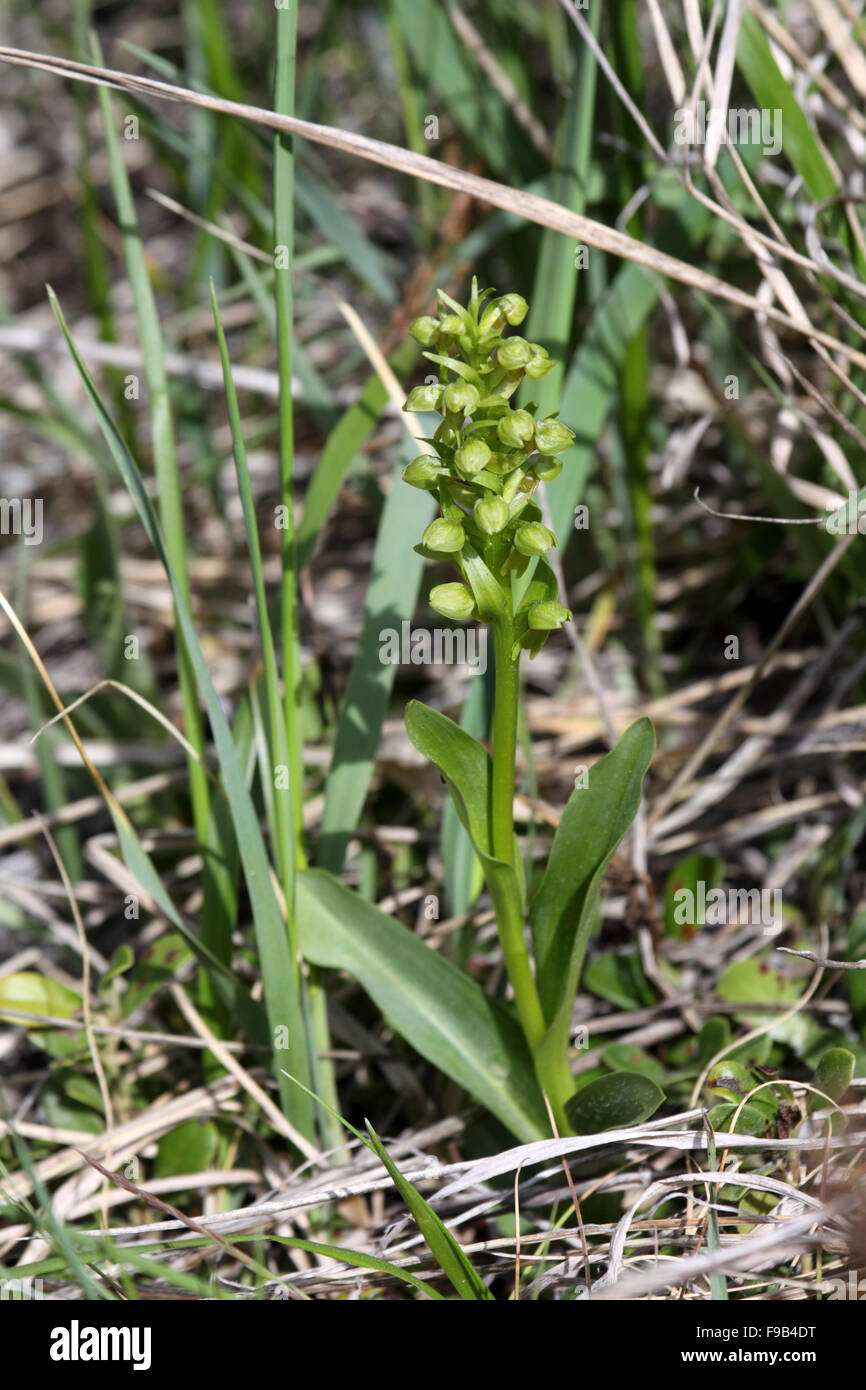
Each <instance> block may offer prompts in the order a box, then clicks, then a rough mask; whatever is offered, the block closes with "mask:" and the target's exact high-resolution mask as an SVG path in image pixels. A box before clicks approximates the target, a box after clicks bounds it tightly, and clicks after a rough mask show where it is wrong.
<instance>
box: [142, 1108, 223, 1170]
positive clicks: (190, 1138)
mask: <svg viewBox="0 0 866 1390" xmlns="http://www.w3.org/2000/svg"><path fill="white" fill-rule="evenodd" d="M218 1144H219V1131H218V1130H217V1127H216V1125H215V1124H212V1123H211V1122H210V1121H207V1122H205V1123H204V1124H202V1123H200V1122H199V1121H198V1120H187V1122H186V1124H182V1125H177V1126H176V1127H175V1128H174V1129H171V1130H169V1132H168V1134H166V1135H164V1136H163V1138H162V1139H160V1141H159V1149H158V1150H157V1155H156V1162H155V1163H154V1165H153V1173H154V1177H157V1178H173V1177H177V1175H178V1174H179V1173H203V1172H204V1171H205V1170H206V1169H207V1168H209V1167H210V1166H211V1163H212V1162H213V1159H214V1154H215V1153H216V1151H217V1145H218Z"/></svg>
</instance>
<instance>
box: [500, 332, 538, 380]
mask: <svg viewBox="0 0 866 1390" xmlns="http://www.w3.org/2000/svg"><path fill="white" fill-rule="evenodd" d="M496 360H497V362H498V363H499V365H500V367H504V368H505V369H506V371H509V372H516V371H517V370H518V369H519V368H520V367H525V366H526V364H527V362H530V361H531V360H532V348H531V347H530V346H529V343H528V342H527V341H526V339H525V338H506V340H505V342H504V343H500V344H499V347H498V348H497V349H496Z"/></svg>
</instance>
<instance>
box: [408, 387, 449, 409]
mask: <svg viewBox="0 0 866 1390" xmlns="http://www.w3.org/2000/svg"><path fill="white" fill-rule="evenodd" d="M441 395H442V387H441V386H435V385H433V383H432V382H431V383H430V384H428V385H427V386H415V387H413V389H412V390H411V391H410V392H409V395H408V397H407V399H406V404H405V405H404V407H403V409H404V410H438V409H439V399H440V397H441Z"/></svg>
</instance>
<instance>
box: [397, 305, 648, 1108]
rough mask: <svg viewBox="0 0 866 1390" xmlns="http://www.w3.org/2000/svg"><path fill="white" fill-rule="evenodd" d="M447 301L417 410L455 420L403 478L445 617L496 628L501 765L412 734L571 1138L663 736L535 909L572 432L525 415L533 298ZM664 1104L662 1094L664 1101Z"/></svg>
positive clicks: (437, 728) (425, 333) (438, 729)
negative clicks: (471, 864) (586, 1051)
mask: <svg viewBox="0 0 866 1390" xmlns="http://www.w3.org/2000/svg"><path fill="white" fill-rule="evenodd" d="M439 302H440V310H439V315H438V317H434V316H432V315H429V316H424V317H422V318H419V319H416V321H415V322H414V323H413V325H412V327H411V329H410V332H411V334H412V337H413V338H415V340H416V341H417V342H418V343H420V344H421V345H422V347H423V348H424V356H425V357H426V358H427V359H428V360H429V361H430V362H432V363H435V364H436V366H437V368H438V380H437V381H429V382H427V383H426V384H425V385H423V386H416V387H415V388H414V390H412V391H411V392H410V394H409V396H408V399H407V401H406V404H405V406H404V410H407V411H421V412H427V411H434V410H435V411H438V412H439V413H440V414H441V416H442V419H441V423H440V424H439V425H438V427H437V429H436V431H435V433H434V434H433V436H432V438H430V439H429V440H427V441H425V442H427V443H428V444H429V445H430V447H431V449H432V451H433V452H432V453H427V454H422V455H421V456H419V457H418V458H416V459H414V460H413V461H412V462H411V463H410V464H408V465H407V467H406V468H405V470H404V472H403V478H404V480H405V481H406V482H407V483H409V484H411V485H412V486H413V487H418V488H424V489H426V490H427V491H429V492H431V493H433V494H435V496H436V497H437V499H438V502H439V509H440V515H439V516H438V517H437V518H436V519H435V520H434V521H432V522H431V523H430V525H429V526H428V527H427V528H426V530H425V531H424V534H423V536H422V537H421V543H420V546H417V547H416V549H418V550H419V551H420V553H421V554H423V555H424V556H426V557H427V558H428V559H430V560H435V561H440V562H441V561H443V560H446V559H448V560H450V561H452V562H453V563H454V564H455V565H456V567H457V569H458V571H459V573H460V580H459V581H456V582H451V583H445V584H438V585H436V586H435V587H434V588H433V589H432V590H431V593H430V606H431V608H432V609H433V610H434V611H435V612H437V613H440V614H441V615H442V616H444V617H446V618H449V619H451V620H457V621H461V620H466V619H474V620H476V621H479V622H481V623H484V624H487V625H489V627H490V629H491V632H492V638H493V648H494V657H495V700H494V716H493V756H492V758H491V757H490V756H489V755H488V753H487V751H486V749H485V748H484V747H483V745H482V744H480V743H479V742H478V741H477V740H476V739H474V738H472V737H471V736H470V735H469V734H468V733H466V732H465V731H464V730H463V729H461V728H460V727H459V726H458V725H456V724H455V723H454V722H453V721H452V720H450V719H448V718H446V717H445V716H444V715H442V714H439V713H438V712H437V711H435V710H432V709H429V708H428V707H427V706H425V705H422V704H420V703H419V702H418V701H413V702H412V703H411V704H410V705H409V707H408V709H407V712H406V724H407V729H408V732H409V737H410V738H411V740H412V742H413V743H414V745H415V746H416V747H417V748H418V749H419V750H420V751H421V752H422V753H424V755H425V756H426V757H428V758H429V759H430V760H431V761H432V762H433V763H435V764H436V766H437V767H438V768H439V770H440V772H441V773H442V775H443V777H444V779H445V782H446V784H447V786H448V789H449V791H450V793H451V796H452V797H453V799H454V803H455V806H456V810H457V813H458V815H459V816H460V819H461V821H462V823H463V826H464V827H465V829H466V831H467V833H468V835H469V838H470V840H471V842H472V845H473V848H474V849H475V852H476V854H477V855H478V858H479V860H480V862H481V865H482V868H483V870H484V875H485V879H486V883H487V887H488V891H489V893H490V897H491V899H492V901H493V905H494V909H495V912H496V921H497V927H498V932H499V940H500V943H501V947H502V952H503V956H504V960H505V965H506V969H507V972H508V978H509V981H510V983H511V987H512V990H513V994H514V1003H515V1006H516V1010H517V1014H518V1018H519V1021H520V1025H521V1028H522V1031H523V1034H524V1038H525V1041H526V1045H527V1047H528V1050H529V1053H530V1055H531V1057H532V1062H533V1066H534V1070H535V1075H536V1078H537V1081H538V1084H539V1086H540V1088H541V1090H542V1092H543V1094H544V1096H545V1098H546V1101H547V1104H548V1105H549V1107H550V1112H551V1113H552V1116H553V1120H554V1123H555V1126H556V1128H557V1129H558V1130H559V1132H560V1133H567V1132H570V1130H571V1128H572V1121H571V1119H570V1118H569V1116H570V1114H571V1115H572V1116H574V1115H576V1114H577V1112H576V1111H575V1110H574V1107H572V1108H571V1111H570V1110H569V1102H570V1101H571V1100H572V1098H573V1097H574V1094H575V1082H574V1079H573V1076H572V1072H571V1065H570V1060H569V1051H570V1037H571V1014H572V1007H573V1003H574V998H575V994H576V991H577V986H578V982H579V977H580V971H581V967H582V963H583V958H584V955H585V953H586V948H587V945H588V942H589V938H590V935H591V933H592V930H593V927H594V926H595V924H596V921H597V917H598V907H599V901H600V894H601V886H602V880H603V877H604V873H605V871H606V869H607V866H608V864H609V863H610V860H611V858H612V857H613V854H614V852H615V850H616V848H617V846H618V844H619V842H620V840H621V839H622V837H623V835H624V834H625V832H626V830H627V829H628V826H629V825H630V823H631V821H632V819H633V817H634V815H635V814H636V812H637V808H638V804H639V799H640V793H641V785H642V782H643V778H644V775H645V773H646V771H647V768H648V766H649V763H650V760H651V757H652V753H653V748H654V735H653V731H652V726H651V725H650V723H649V721H648V720H646V719H643V720H639V721H638V722H637V723H636V724H634V725H632V727H631V728H630V729H628V730H626V732H625V733H624V734H623V735H622V737H621V738H620V740H619V742H618V743H617V746H616V748H615V749H614V750H613V751H612V752H611V753H609V754H608V755H607V756H606V757H604V758H602V759H601V760H600V761H599V762H598V763H597V764H596V765H595V766H594V767H593V768H592V771H591V775H590V777H589V780H588V785H586V786H582V787H580V788H579V789H578V788H576V789H575V791H574V792H573V793H572V796H571V799H570V801H569V803H568V806H567V807H566V810H565V812H564V814H563V817H562V820H561V822H560V825H559V828H558V830H557V833H556V836H555V838H554V842H553V845H552V847H551V852H550V856H549V860H548V864H547V868H546V871H545V873H544V874H543V876H542V878H541V882H540V885H539V886H538V888H537V891H536V892H535V893H534V894H533V896H532V901H531V903H529V902H528V899H527V886H526V881H525V875H524V867H523V861H522V857H521V853H520V847H519V845H518V843H517V840H516V837H515V832H514V818H513V803H514V790H515V753H516V744H517V717H518V705H519V680H520V657H521V653H522V651H524V650H528V651H529V653H530V656H531V657H534V656H536V655H537V654H538V652H539V651H540V650H541V648H542V647H543V645H544V643H545V642H546V641H547V638H548V637H549V635H550V633H551V632H552V631H555V630H556V629H557V628H561V627H562V625H563V624H564V623H565V622H567V621H569V620H570V619H571V613H570V612H569V610H568V608H566V607H565V606H564V604H562V603H561V602H560V596H559V586H558V583H557V579H556V576H555V574H554V572H553V569H552V568H551V566H550V564H549V563H548V560H547V558H546V557H547V555H548V552H549V551H550V550H551V548H552V547H553V546H555V545H556V538H555V536H554V535H553V533H552V532H551V531H550V530H549V529H548V527H547V526H546V525H545V524H544V521H543V513H542V510H541V508H540V506H539V504H538V501H537V490H538V488H539V485H540V484H541V483H546V482H552V481H553V480H554V479H555V478H557V477H558V476H559V474H560V472H561V471H562V467H563V463H562V460H561V459H560V458H559V457H558V455H559V454H560V453H563V452H565V451H566V450H567V449H568V448H570V446H571V445H572V443H573V442H574V434H573V432H572V430H570V429H569V428H568V427H567V426H566V425H564V424H563V423H562V422H561V421H560V420H559V418H558V415H556V414H554V415H548V416H545V417H543V418H541V419H539V418H538V407H537V405H536V404H535V403H534V402H530V403H528V404H527V405H526V406H525V407H520V408H517V407H515V405H514V401H513V398H514V396H515V394H516V392H517V390H518V387H519V386H520V385H521V383H522V382H523V381H524V380H525V379H529V380H530V381H537V380H540V379H541V378H542V377H543V376H545V375H546V374H547V373H548V372H549V371H551V370H552V369H553V367H554V366H555V365H556V364H555V362H554V361H553V359H552V358H551V357H550V356H549V355H548V353H547V351H546V350H545V349H544V348H543V347H542V346H541V345H540V344H538V343H533V342H529V341H527V339H525V338H522V337H519V336H517V335H511V336H506V335H507V331H508V329H509V328H513V327H517V326H519V325H520V324H521V323H522V322H523V320H524V319H525V318H526V315H527V313H528V310H529V306H528V304H527V302H526V300H525V299H524V298H523V297H522V296H521V295H519V294H503V295H497V294H496V293H495V291H493V290H486V291H479V289H478V283H477V281H476V280H475V279H473V281H472V290H471V294H470V298H469V303H468V305H462V304H458V303H457V302H456V301H455V300H453V299H451V298H450V297H449V296H448V295H447V294H445V293H444V292H443V291H441V290H440V291H439ZM527 913H528V915H529V919H530V923H531V930H532V948H533V949H532V956H531V955H530V951H529V948H528V945H527V938H526V919H527ZM533 958H534V959H533ZM610 1079H611V1081H615V1078H610ZM610 1099H611V1097H610V1094H609V1093H608V1095H607V1099H606V1100H605V1097H601V1101H602V1104H601V1107H600V1109H598V1114H599V1115H600V1116H603V1117H604V1118H606V1119H607V1123H608V1124H609V1123H610V1120H609V1118H608V1115H609V1113H613V1114H614V1115H615V1118H617V1119H618V1120H619V1121H623V1118H626V1119H633V1118H634V1117H633V1115H632V1114H631V1112H629V1115H628V1116H626V1117H623V1116H622V1115H621V1114H620V1112H619V1111H618V1110H617V1106H616V1104H614V1105H613V1108H612V1111H611V1106H610V1104H609V1102H610ZM660 1099H661V1094H660V1093H659V1100H657V1101H656V1102H655V1104H656V1105H657V1104H658V1103H659V1101H660ZM654 1108H655V1105H654V1106H653V1109H654ZM583 1109H585V1107H583V1108H582V1110H581V1123H582V1124H583V1123H585V1116H584V1115H583ZM590 1123H591V1120H590ZM602 1127H607V1125H605V1126H602Z"/></svg>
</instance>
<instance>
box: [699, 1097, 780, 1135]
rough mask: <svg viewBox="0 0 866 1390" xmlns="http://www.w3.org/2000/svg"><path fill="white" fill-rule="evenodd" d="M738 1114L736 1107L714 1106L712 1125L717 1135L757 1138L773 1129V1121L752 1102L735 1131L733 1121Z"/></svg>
mask: <svg viewBox="0 0 866 1390" xmlns="http://www.w3.org/2000/svg"><path fill="white" fill-rule="evenodd" d="M736 1113H737V1107H736V1105H714V1106H713V1108H712V1110H710V1112H709V1116H710V1124H711V1125H712V1127H713V1129H714V1130H716V1132H717V1133H719V1132H721V1133H723V1134H751V1135H753V1136H754V1137H755V1138H757V1137H758V1136H759V1135H762V1134H767V1133H768V1132H769V1130H770V1129H772V1120H771V1118H770V1116H769V1115H767V1114H766V1113H765V1112H764V1111H763V1110H760V1109H759V1108H758V1106H757V1105H754V1104H753V1103H752V1102H751V1101H750V1102H749V1103H748V1104H746V1105H744V1106H743V1108H742V1110H741V1111H740V1114H739V1118H738V1119H737V1123H736V1124H735V1126H734V1128H733V1130H732V1129H731V1121H732V1120H733V1118H734V1115H735V1114H736Z"/></svg>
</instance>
